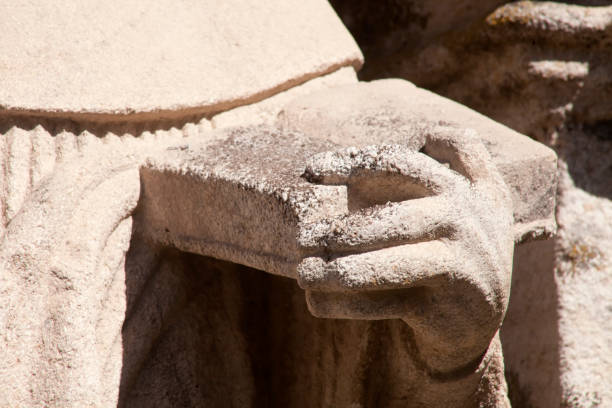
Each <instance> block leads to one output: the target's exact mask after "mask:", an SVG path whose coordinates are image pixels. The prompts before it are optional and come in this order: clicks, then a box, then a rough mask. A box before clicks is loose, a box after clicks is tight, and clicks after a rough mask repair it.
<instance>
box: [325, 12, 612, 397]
mask: <svg viewBox="0 0 612 408" xmlns="http://www.w3.org/2000/svg"><path fill="white" fill-rule="evenodd" d="M332 3H338V4H340V6H342V5H343V4H344V2H343V1H342V0H337V1H332ZM357 3H358V4H354V3H353V5H351V7H348V6H347V7H345V8H344V10H345V11H344V13H346V16H345V18H344V19H345V21H346V22H347V25H348V26H349V27H351V25H352V26H353V33H354V35H355V36H356V38H357V39H359V38H360V37H362V38H366V40H365V41H367V42H368V43H369V44H370V48H369V50H370V52H368V49H366V48H363V50H364V54H365V56H366V61H367V63H366V66H365V67H364V68H365V71H366V72H365V73H364V74H362V75H364V76H362V78H364V77H367V78H386V77H394V76H397V77H402V78H405V79H407V80H410V81H413V82H415V84H417V85H418V86H421V87H425V88H427V89H429V90H432V91H434V92H436V93H438V94H442V95H444V96H446V97H449V98H452V99H454V100H456V101H458V102H460V103H462V104H465V105H467V106H469V107H471V108H473V109H475V110H477V111H479V112H480V113H482V114H484V115H487V116H489V117H491V118H492V119H495V120H496V121H499V122H501V123H504V124H505V125H507V126H509V127H511V128H512V129H514V130H516V131H519V132H521V133H524V134H526V135H529V136H531V137H533V138H535V139H536V140H540V141H544V142H546V143H548V144H549V145H550V147H551V148H553V149H554V150H556V152H557V153H558V155H559V158H560V160H559V163H560V166H559V169H558V172H559V180H560V183H559V189H558V195H557V200H558V203H559V205H558V208H557V210H556V216H557V220H558V222H559V233H558V235H557V237H556V238H555V239H554V241H552V242H548V243H544V244H534V245H530V246H529V247H528V248H525V249H519V250H518V251H517V261H516V265H517V267H516V269H515V270H514V272H513V275H514V276H513V289H512V295H511V301H510V308H509V312H508V316H507V319H506V323H505V324H504V327H503V328H502V332H501V338H502V342H503V343H504V354H505V357H506V369H507V372H508V380H509V388H510V395H511V399H512V400H513V403H514V404H516V406H527V407H529V406H533V407H557V406H562V407H595V406H601V407H608V406H612V381H611V380H610V376H609V373H610V372H612V365H611V364H610V356H611V355H612V330H611V328H610V323H609V322H610V321H612V308H610V301H609V299H611V298H612V289H611V288H612V286H611V285H610V276H612V269H611V267H610V265H612V262H611V260H612V257H611V256H612V255H611V254H612V249H611V247H610V240H611V237H612V223H611V222H610V208H611V205H612V201H611V200H612V182H611V180H612V153H611V152H612V150H611V149H612V144H611V142H610V140H611V139H610V135H611V134H612V127H611V125H610V124H611V122H610V121H611V120H612V115H611V112H612V98H611V96H612V92H610V89H612V88H611V86H612V83H611V79H612V65H611V62H612V49H611V48H610V43H611V40H612V37H611V34H612V30H611V28H612V6H611V5H610V2H609V1H600V0H582V1H572V2H562V1H516V2H505V1H500V2H498V4H497V5H495V4H493V2H491V3H489V2H483V3H481V2H472V6H473V9H472V10H471V16H470V17H469V19H468V20H467V21H466V20H465V19H464V17H465V16H466V14H465V13H462V12H461V11H460V12H459V13H457V14H454V13H449V14H448V15H447V16H446V17H447V18H448V19H449V20H448V21H449V22H448V23H447V24H445V25H444V26H443V27H432V26H431V24H430V22H432V21H433V19H434V18H436V16H435V14H434V15H432V17H431V20H430V19H429V16H427V15H423V14H420V13H419V16H420V17H422V20H419V19H418V18H409V19H408V20H409V22H408V23H406V24H400V26H399V27H398V24H397V22H396V21H395V20H393V19H389V20H388V22H389V26H385V25H384V24H380V25H378V26H377V27H373V26H372V24H369V21H368V20H367V18H366V17H362V20H361V26H359V20H356V18H355V16H357V17H359V16H362V15H363V14H364V13H363V11H362V9H363V5H364V4H367V2H357ZM383 3H384V4H380V3H377V4H376V6H375V7H376V10H385V9H386V10H389V11H388V13H389V15H393V12H392V11H394V12H395V14H399V15H404V16H405V15H408V16H411V17H412V15H411V12H412V11H416V12H419V11H420V10H422V9H427V8H428V7H440V9H441V10H444V5H445V4H446V2H437V1H436V2H416V1H410V0H407V1H405V2H402V4H401V5H400V6H399V8H400V11H403V12H404V14H401V13H397V8H396V7H398V6H397V3H396V2H392V1H389V2H383ZM424 3H426V4H424ZM429 3H431V4H429ZM503 3H505V4H503ZM373 7H374V6H373ZM351 11H352V13H351ZM341 15H342V13H341ZM366 16H367V14H366ZM356 21H357V23H356ZM420 21H422V22H424V23H423V24H422V25H421V26H419V24H418V23H419V22H420ZM438 21H439V20H438ZM376 29H378V31H377V30H376ZM433 30H436V31H437V33H438V35H437V36H431V35H430V34H431V32H432V31H433ZM367 33H374V35H371V36H369V37H368V36H367V35H366V34H367ZM373 37H376V38H373ZM404 39H407V43H408V44H409V45H408V46H406V47H403V45H402V44H401V43H400V41H401V40H404ZM413 39H414V40H413ZM360 45H361V44H360ZM381 50H383V51H382V52H381ZM534 174H539V172H537V171H536V172H533V173H532V175H534Z"/></svg>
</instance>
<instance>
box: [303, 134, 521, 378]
mask: <svg viewBox="0 0 612 408" xmlns="http://www.w3.org/2000/svg"><path fill="white" fill-rule="evenodd" d="M462 136H463V137H457V135H456V134H455V135H454V137H453V136H451V135H449V134H447V133H446V132H444V131H442V132H439V133H436V134H435V135H429V136H427V137H426V140H425V142H424V146H423V147H422V149H421V150H420V151H419V152H417V151H414V150H413V151H411V150H408V149H407V148H406V147H402V146H399V145H380V146H368V147H365V148H361V149H356V148H347V149H343V150H339V151H336V152H328V153H320V154H317V155H315V156H314V157H313V158H312V159H311V161H310V163H309V164H308V166H307V168H306V171H305V173H304V177H306V178H307V179H308V180H309V181H311V182H314V183H320V184H327V185H329V184H332V185H342V184H343V185H346V186H347V194H348V206H349V211H350V213H349V214H347V215H343V216H337V217H333V218H329V219H327V220H325V221H323V222H318V223H316V224H313V225H312V226H311V227H310V228H305V229H304V230H303V231H302V234H301V236H300V243H301V245H302V246H303V247H304V248H305V250H307V251H314V252H316V255H314V256H311V257H308V258H305V259H304V260H303V262H302V263H301V264H300V266H299V267H298V282H299V284H300V286H301V287H302V288H304V289H305V290H306V296H307V300H308V306H309V308H310V311H311V312H312V313H313V314H314V315H315V316H319V317H331V318H353V319H385V318H400V319H402V320H404V321H405V322H406V323H407V324H408V325H410V326H411V328H412V329H413V330H414V332H415V340H416V342H417V345H418V348H419V352H420V354H421V358H422V359H423V360H424V362H425V364H426V365H427V366H428V368H429V369H430V370H431V371H432V372H437V373H441V374H442V373H449V372H453V371H456V370H460V369H461V368H463V367H466V366H476V367H477V366H478V364H480V362H481V360H482V357H483V356H484V355H485V353H486V351H487V347H488V346H489V343H490V341H491V339H492V338H493V337H494V335H495V333H496V332H497V330H498V329H499V327H500V325H501V322H502V319H503V316H504V313H505V310H506V306H507V303H508V296H509V290H510V278H511V270H512V253H513V245H514V242H513V232H512V225H513V218H512V208H511V204H510V203H511V200H510V198H509V192H508V189H507V187H506V185H505V184H504V182H503V180H502V178H501V176H500V175H499V173H498V171H497V170H496V168H495V166H494V165H493V164H492V163H491V161H490V158H489V155H488V153H487V152H486V150H485V149H484V147H483V145H482V144H481V143H480V142H479V141H477V139H476V138H475V137H473V136H472V135H470V134H469V132H467V131H466V132H465V134H464V135H462Z"/></svg>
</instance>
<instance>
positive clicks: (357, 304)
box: [305, 288, 427, 320]
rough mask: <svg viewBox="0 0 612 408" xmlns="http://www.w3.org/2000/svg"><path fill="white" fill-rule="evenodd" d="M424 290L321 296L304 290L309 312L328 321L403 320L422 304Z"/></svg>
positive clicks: (379, 291)
mask: <svg viewBox="0 0 612 408" xmlns="http://www.w3.org/2000/svg"><path fill="white" fill-rule="evenodd" d="M425 293H427V292H426V289H424V288H413V289H404V290H377V291H365V292H322V291H317V290H306V293H305V294H306V304H307V305H308V310H309V311H310V313H311V314H312V315H313V316H315V317H320V318H328V319H359V320H381V319H402V318H405V317H406V315H407V314H409V313H410V310H411V309H414V305H415V303H417V302H419V301H422V300H423V299H422V298H423V295H424V294H425Z"/></svg>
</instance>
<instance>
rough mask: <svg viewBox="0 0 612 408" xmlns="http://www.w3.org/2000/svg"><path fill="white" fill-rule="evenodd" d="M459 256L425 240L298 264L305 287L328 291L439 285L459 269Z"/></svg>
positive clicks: (445, 246)
mask: <svg viewBox="0 0 612 408" xmlns="http://www.w3.org/2000/svg"><path fill="white" fill-rule="evenodd" d="M455 264H456V257H455V256H453V251H452V249H451V248H450V247H449V246H448V244H446V243H444V242H442V241H429V242H421V243H418V244H409V245H402V246H396V247H391V248H385V249H381V250H378V251H371V252H365V253H362V254H356V255H347V256H343V257H340V258H336V259H334V260H331V261H328V262H326V261H325V260H323V259H322V258H319V257H309V258H306V259H304V260H303V261H302V262H301V263H300V265H299V266H298V269H297V272H298V284H299V285H300V287H302V288H303V289H308V290H317V291H327V292H352V291H366V290H388V289H403V288H413V287H420V286H433V285H438V284H440V283H441V282H443V281H444V280H446V279H448V277H449V276H452V275H454V271H455V270H456V265H455Z"/></svg>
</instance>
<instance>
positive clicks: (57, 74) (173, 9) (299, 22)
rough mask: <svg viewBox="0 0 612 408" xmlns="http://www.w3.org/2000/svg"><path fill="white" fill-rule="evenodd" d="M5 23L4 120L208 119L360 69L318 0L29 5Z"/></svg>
mask: <svg viewBox="0 0 612 408" xmlns="http://www.w3.org/2000/svg"><path fill="white" fill-rule="evenodd" d="M0 15H2V16H3V19H2V23H3V24H2V26H3V35H2V38H1V39H0V50H2V52H1V53H0V109H3V110H9V111H12V112H16V113H19V112H21V111H27V112H31V111H36V112H42V113H46V114H50V113H51V114H52V113H54V112H63V116H64V117H66V116H74V115H75V114H81V117H83V115H84V114H94V115H101V114H133V113H146V112H154V113H155V114H156V115H157V116H159V114H160V113H163V114H164V115H166V116H177V115H183V116H184V115H185V114H190V113H191V114H193V113H198V114H203V113H210V114H212V113H216V112H221V111H224V110H227V109H229V108H231V107H235V106H240V105H243V104H245V103H250V102H255V101H257V100H261V99H264V98H265V97H267V96H270V95H272V94H274V93H276V92H278V91H282V90H285V89H288V88H291V87H292V86H295V85H297V84H300V83H303V82H305V81H307V80H309V79H312V78H314V77H317V76H320V75H323V74H326V73H329V72H331V71H334V70H336V69H338V68H339V67H342V66H351V65H352V66H354V67H356V68H358V67H359V66H360V65H361V62H362V56H361V52H360V51H359V48H358V47H357V46H356V44H355V42H354V40H353V39H352V37H351V36H350V35H349V34H348V32H347V31H346V29H345V28H344V26H343V25H342V24H341V23H340V22H339V19H338V17H337V16H336V14H335V13H334V11H333V10H332V9H331V7H330V6H329V4H328V3H327V2H326V1H322V0H321V1H310V2H302V1H266V2H265V3H262V4H259V3H258V4H254V3H252V2H249V1H242V0H236V1H224V2H223V3H222V4H219V3H218V2H216V1H204V2H202V1H188V2H181V3H176V2H174V1H161V2H156V3H155V4H149V3H146V2H138V1H127V2H126V1H108V2H104V3H99V2H96V1H84V2H79V3H71V2H45V1H35V0H32V1H26V2H3V3H2V5H0ZM160 111H161V112H160ZM85 116H86V115H85ZM157 116H150V117H149V118H150V119H151V118H153V119H155V118H156V117H157ZM106 119H108V118H106Z"/></svg>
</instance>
